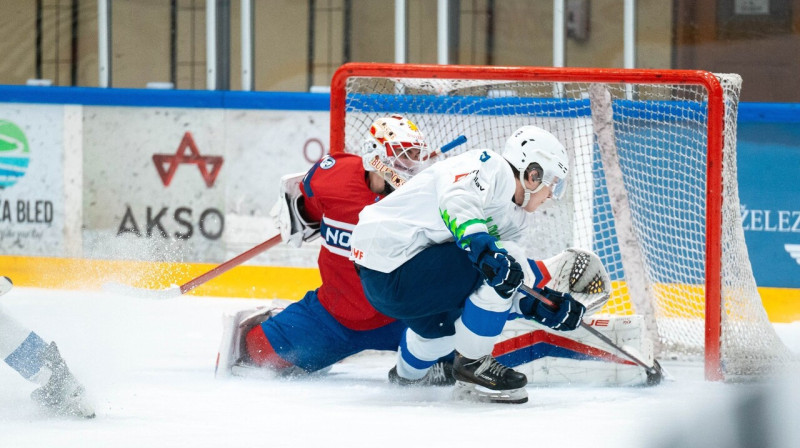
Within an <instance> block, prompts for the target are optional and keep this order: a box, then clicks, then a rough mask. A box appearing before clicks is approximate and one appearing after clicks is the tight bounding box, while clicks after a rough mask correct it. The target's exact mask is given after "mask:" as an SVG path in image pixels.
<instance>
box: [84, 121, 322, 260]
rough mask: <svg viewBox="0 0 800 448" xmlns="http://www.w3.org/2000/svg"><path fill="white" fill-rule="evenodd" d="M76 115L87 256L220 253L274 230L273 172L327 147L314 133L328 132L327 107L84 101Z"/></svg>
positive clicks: (300, 166) (302, 166)
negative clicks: (261, 107) (80, 141)
mask: <svg viewBox="0 0 800 448" xmlns="http://www.w3.org/2000/svg"><path fill="white" fill-rule="evenodd" d="M84 115H85V120H84V124H83V126H84V129H83V132H84V140H83V146H84V161H85V164H84V176H85V179H86V181H85V185H84V197H83V205H84V207H83V208H84V237H83V242H84V243H83V244H84V255H85V256H86V257H88V258H101V259H103V258H111V259H132V260H144V261H186V262H212V263H218V262H220V261H223V260H224V259H226V258H229V256H230V255H229V254H231V253H236V252H237V251H238V250H239V249H246V248H249V247H252V246H253V245H255V244H257V243H259V242H261V241H263V240H265V239H267V238H269V237H270V236H272V235H274V234H275V233H276V230H275V229H274V226H273V225H272V222H271V219H270V218H269V210H270V208H271V207H272V205H273V203H274V201H275V199H276V198H277V197H278V186H279V180H280V177H281V176H282V175H284V174H287V173H292V172H298V171H305V170H307V169H308V168H309V167H310V166H311V165H312V164H313V163H314V162H315V161H316V160H317V159H318V158H319V157H321V156H322V154H324V152H326V151H327V148H326V146H327V145H326V144H327V142H324V143H323V141H322V140H321V139H319V137H317V136H322V135H327V133H328V128H327V126H328V124H327V123H328V121H327V114H326V113H319V112H284V111H281V112H278V111H262V110H254V111H249V110H248V111H245V110H224V109H187V108H130V107H127V108H126V107H85V111H84ZM317 140H318V141H317ZM309 142H311V143H309ZM274 255H275V254H273V257H274Z"/></svg>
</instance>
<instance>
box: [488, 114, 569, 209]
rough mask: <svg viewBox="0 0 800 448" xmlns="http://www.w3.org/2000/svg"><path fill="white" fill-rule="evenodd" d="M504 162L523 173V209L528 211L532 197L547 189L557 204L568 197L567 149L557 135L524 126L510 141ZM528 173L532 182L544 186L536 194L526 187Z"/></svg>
mask: <svg viewBox="0 0 800 448" xmlns="http://www.w3.org/2000/svg"><path fill="white" fill-rule="evenodd" d="M503 158H504V159H506V160H508V162H509V163H510V164H511V166H513V167H514V168H516V170H517V171H519V180H520V182H521V183H522V188H523V189H524V190H525V199H524V200H523V202H522V205H521V207H525V206H526V205H527V204H528V201H529V200H530V197H531V195H532V194H534V193H536V192H538V191H539V190H541V189H542V188H544V187H550V188H551V189H552V192H553V198H555V199H556V200H559V199H561V198H562V197H563V196H564V192H565V191H566V189H567V172H568V171H569V159H568V158H567V151H566V150H565V149H564V145H562V144H561V142H560V141H558V139H557V138H556V137H555V136H554V135H553V134H551V133H549V132H547V131H545V130H544V129H542V128H539V127H536V126H523V127H521V128H519V129H517V130H516V131H515V132H514V134H513V135H512V136H511V137H510V138H509V139H508V140H507V141H506V145H505V148H504V149H503ZM528 173H530V174H531V176H530V177H531V178H532V180H534V181H539V182H540V184H539V186H538V187H536V188H535V189H534V190H529V189H528V188H527V187H526V183H525V178H526V176H527V175H528Z"/></svg>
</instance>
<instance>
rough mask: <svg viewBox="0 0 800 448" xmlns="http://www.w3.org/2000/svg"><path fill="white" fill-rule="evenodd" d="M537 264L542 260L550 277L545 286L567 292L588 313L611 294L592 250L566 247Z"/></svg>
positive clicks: (598, 258) (599, 306)
mask: <svg viewBox="0 0 800 448" xmlns="http://www.w3.org/2000/svg"><path fill="white" fill-rule="evenodd" d="M537 264H543V265H544V269H545V270H546V271H547V274H548V275H549V276H550V277H552V279H551V280H550V281H549V282H548V283H547V286H548V287H550V288H552V289H554V290H556V291H565V292H568V293H569V294H570V296H572V297H574V298H575V299H577V300H578V301H579V302H581V303H582V304H583V305H584V306H585V307H586V312H587V313H588V314H593V313H594V312H596V311H599V310H600V309H601V308H603V305H605V304H606V302H608V299H609V297H610V296H611V280H610V279H609V277H608V272H607V271H606V268H605V267H604V266H603V262H602V261H600V257H598V256H597V255H596V254H595V253H594V252H591V251H588V250H584V249H577V248H569V249H567V250H565V251H563V252H561V253H560V254H558V255H556V256H554V257H551V258H548V259H546V260H542V261H541V262H538V263H537ZM534 286H544V285H534Z"/></svg>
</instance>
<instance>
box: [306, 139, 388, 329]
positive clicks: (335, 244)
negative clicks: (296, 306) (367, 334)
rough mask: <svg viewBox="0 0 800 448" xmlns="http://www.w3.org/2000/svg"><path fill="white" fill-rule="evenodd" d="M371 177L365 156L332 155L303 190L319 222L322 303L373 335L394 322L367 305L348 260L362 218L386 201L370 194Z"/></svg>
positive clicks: (309, 176) (341, 320) (351, 325)
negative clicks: (366, 210) (372, 206)
mask: <svg viewBox="0 0 800 448" xmlns="http://www.w3.org/2000/svg"><path fill="white" fill-rule="evenodd" d="M366 176H367V173H366V171H365V170H364V165H363V163H362V160H361V157H360V156H356V155H352V154H336V155H327V156H325V157H323V158H322V160H320V161H319V162H317V163H316V164H315V165H314V166H313V167H311V169H310V170H309V171H308V173H306V175H305V177H303V182H302V185H301V190H302V191H303V196H304V201H305V209H306V214H307V215H308V218H311V219H312V220H314V221H319V222H320V237H321V238H322V249H320V252H319V263H318V264H319V273H320V276H321V277H322V286H320V287H319V290H318V291H317V297H319V301H320V303H321V304H322V306H323V307H325V309H326V310H327V311H328V312H329V313H330V314H331V316H333V317H334V318H335V319H336V320H337V321H339V323H341V324H342V325H344V326H345V327H347V328H350V329H351V330H372V329H375V328H378V327H382V326H384V325H386V324H388V323H390V322H393V321H394V319H392V318H390V317H387V316H384V315H383V314H381V313H379V312H378V311H376V310H375V309H374V308H372V305H370V304H369V302H367V299H366V297H364V291H363V290H362V288H361V279H359V277H358V274H357V273H356V271H355V267H354V266H353V262H352V261H350V258H349V257H350V234H351V233H352V231H353V228H355V226H356V223H357V222H358V213H359V212H360V211H361V209H363V208H364V207H366V206H367V205H370V204H373V203H375V202H377V201H379V200H380V199H381V198H383V196H382V195H379V194H376V193H374V192H373V191H372V190H370V189H369V185H367V177H366Z"/></svg>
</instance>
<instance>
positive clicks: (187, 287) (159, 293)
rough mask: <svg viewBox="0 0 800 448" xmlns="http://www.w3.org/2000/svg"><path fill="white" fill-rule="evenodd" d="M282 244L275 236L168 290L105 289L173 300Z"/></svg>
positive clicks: (110, 285)
mask: <svg viewBox="0 0 800 448" xmlns="http://www.w3.org/2000/svg"><path fill="white" fill-rule="evenodd" d="M280 242H281V236H280V234H278V235H275V236H273V237H272V238H270V239H268V240H266V241H264V242H263V243H261V244H259V245H258V246H255V247H253V248H251V249H249V250H247V251H245V252H243V253H241V254H239V255H237V256H235V257H233V258H231V259H230V260H228V261H226V262H224V263H222V264H220V265H219V266H216V267H214V268H213V269H211V270H209V271H208V272H206V273H204V274H202V275H199V276H197V277H195V278H193V279H191V280H189V281H188V282H186V283H184V284H182V285H180V286H172V287H170V288H166V289H149V288H137V287H135V286H130V285H121V284H117V283H107V284H106V285H104V287H105V288H106V289H107V290H110V291H112V292H117V293H121V294H125V295H133V296H147V297H149V298H153V299H171V298H175V297H179V296H181V295H183V294H186V293H187V292H189V291H191V290H193V289H195V288H197V287H198V286H200V285H202V284H204V283H206V282H208V281H209V280H212V279H214V278H216V277H219V276H220V275H222V274H224V273H226V272H228V271H229V270H231V269H233V268H235V267H236V266H239V265H240V264H242V263H244V262H246V261H248V260H250V259H251V258H253V257H255V256H256V255H258V254H260V253H262V252H265V251H266V250H267V249H269V248H271V247H273V246H275V245H277V244H278V243H280Z"/></svg>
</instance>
